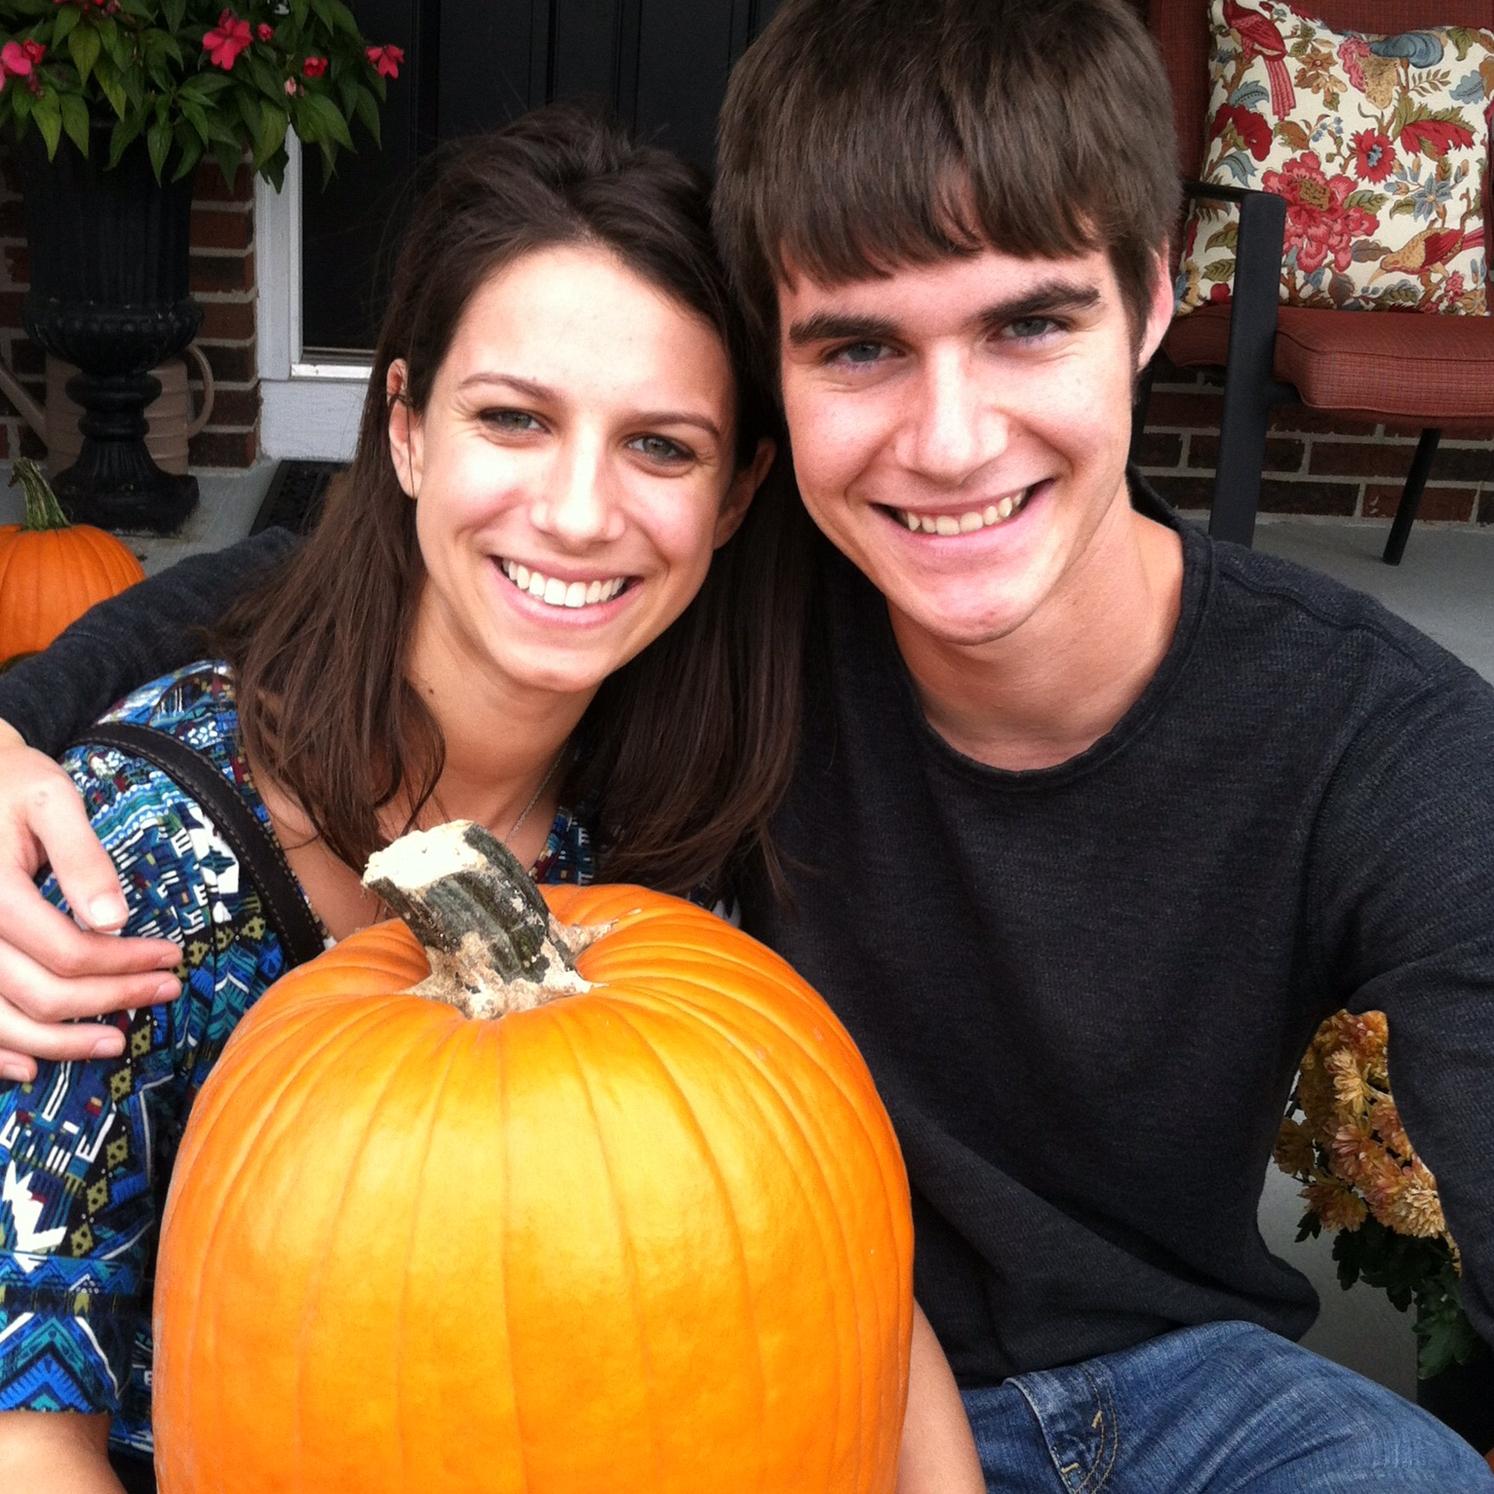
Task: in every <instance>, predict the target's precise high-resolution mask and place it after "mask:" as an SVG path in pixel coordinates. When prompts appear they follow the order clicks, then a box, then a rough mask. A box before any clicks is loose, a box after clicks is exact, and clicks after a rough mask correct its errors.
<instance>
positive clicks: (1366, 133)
mask: <svg viewBox="0 0 1494 1494" xmlns="http://www.w3.org/2000/svg"><path fill="white" fill-rule="evenodd" d="M1354 170H1355V171H1357V172H1358V173H1359V179H1360V181H1364V182H1383V181H1384V180H1385V178H1386V177H1387V176H1389V175H1390V173H1391V172H1392V171H1394V170H1395V142H1394V141H1392V140H1391V138H1390V136H1389V135H1387V134H1385V133H1384V132H1383V131H1381V130H1360V132H1359V133H1358V134H1357V135H1356V136H1355V137H1354Z"/></svg>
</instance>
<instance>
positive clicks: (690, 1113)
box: [615, 1011, 768, 1425]
mask: <svg viewBox="0 0 1494 1494" xmlns="http://www.w3.org/2000/svg"><path fill="white" fill-rule="evenodd" d="M615 1017H616V1020H617V1021H618V1022H619V1023H620V1025H622V1026H624V1027H626V1028H627V1029H628V1030H629V1031H630V1032H632V1033H633V1035H634V1039H635V1040H636V1041H637V1042H638V1044H639V1046H640V1048H641V1049H642V1051H643V1052H644V1054H645V1055H646V1056H647V1057H648V1059H649V1060H650V1061H651V1062H652V1064H653V1067H654V1068H655V1069H656V1071H657V1072H658V1073H660V1074H661V1075H662V1076H663V1078H664V1080H665V1082H666V1084H667V1086H668V1089H669V1091H670V1092H671V1093H672V1094H673V1096H674V1098H675V1101H676V1103H677V1104H678V1106H679V1109H680V1111H681V1112H682V1114H683V1115H684V1116H686V1117H688V1119H689V1124H690V1129H691V1131H692V1132H693V1134H694V1139H695V1143H696V1145H697V1147H698V1148H699V1152H700V1157H701V1159H702V1161H703V1162H704V1163H705V1165H706V1168H707V1170H708V1171H709V1174H710V1177H711V1179H712V1181H713V1183H714V1185H715V1191H716V1193H717V1196H718V1197H719V1198H720V1199H721V1202H722V1206H723V1208H722V1212H723V1214H724V1216H725V1218H726V1220H727V1221H728V1222H729V1223H730V1224H731V1225H732V1229H731V1236H732V1239H733V1242H734V1244H735V1246H736V1264H737V1278H738V1284H739V1288H740V1291H741V1296H742V1300H743V1303H744V1305H745V1306H746V1309H747V1314H748V1317H749V1319H750V1321H751V1324H752V1329H753V1332H752V1334H751V1338H752V1342H753V1345H754V1346H755V1348H756V1351H757V1352H756V1364H755V1368H756V1375H755V1377H754V1391H755V1399H756V1403H757V1412H758V1423H759V1425H766V1424H767V1421H766V1418H767V1406H768V1390H767V1380H768V1373H767V1365H766V1364H764V1362H763V1357H762V1336H761V1326H762V1312H761V1309H760V1307H759V1304H758V1298H757V1291H756V1284H755V1283H754V1281H753V1280H752V1271H751V1269H750V1267H749V1265H748V1262H747V1253H746V1248H745V1244H744V1242H743V1240H742V1234H741V1229H740V1227H739V1226H738V1225H737V1208H736V1200H735V1198H734V1196H733V1193H732V1189H731V1185H730V1184H729V1182H728V1180H727V1178H726V1176H725V1174H724V1173H723V1172H722V1170H721V1164H720V1161H719V1159H718V1158H717V1156H716V1154H715V1150H714V1149H713V1147H712V1146H711V1142H710V1133H709V1131H708V1130H707V1128H706V1127H705V1126H703V1125H702V1124H701V1121H700V1114H699V1111H698V1110H697V1109H696V1107H695V1106H694V1104H693V1103H692V1102H691V1099H690V1095H689V1094H688V1092H687V1091H686V1089H685V1087H684V1085H683V1084H682V1083H681V1082H680V1080H679V1079H678V1078H677V1077H676V1076H675V1074H674V1072H673V1071H672V1070H671V1068H670V1066H669V1064H668V1062H667V1061H666V1060H665V1058H664V1055H663V1054H661V1053H660V1052H659V1050H658V1048H657V1047H656V1046H655V1044H653V1043H652V1042H650V1041H649V1040H648V1038H647V1037H646V1036H645V1035H644V1034H642V1033H640V1032H639V1031H638V1028H637V1024H636V1023H635V1022H633V1021H632V1020H631V1018H630V1016H629V1015H628V1014H627V1013H626V1012H623V1011H619V1012H617V1013H616V1014H615ZM676 1020H678V1019H676Z"/></svg>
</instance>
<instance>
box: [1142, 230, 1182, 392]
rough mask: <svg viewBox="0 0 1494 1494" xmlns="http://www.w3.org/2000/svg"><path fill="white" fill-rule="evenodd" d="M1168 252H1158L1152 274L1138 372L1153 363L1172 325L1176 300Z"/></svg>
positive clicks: (1163, 250)
mask: <svg viewBox="0 0 1494 1494" xmlns="http://www.w3.org/2000/svg"><path fill="white" fill-rule="evenodd" d="M1167 263H1168V261H1167V251H1166V249H1160V250H1158V251H1157V254H1156V257H1155V261H1154V264H1153V272H1152V294H1151V297H1150V299H1149V300H1148V302H1147V308H1146V324H1145V325H1144V326H1143V327H1142V329H1141V347H1140V348H1139V349H1138V351H1137V355H1136V367H1137V370H1138V371H1140V370H1141V369H1143V368H1145V367H1146V366H1147V364H1148V363H1150V362H1151V361H1152V355H1153V354H1154V353H1156V351H1157V349H1158V348H1159V347H1161V346H1162V339H1163V338H1164V337H1165V336H1166V335H1167V329H1168V328H1169V327H1170V326H1171V325H1172V314H1173V310H1174V305H1175V302H1174V298H1173V293H1172V275H1171V274H1170V273H1169V271H1168V268H1167Z"/></svg>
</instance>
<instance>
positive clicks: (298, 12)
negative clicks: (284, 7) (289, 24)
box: [291, 0, 311, 26]
mask: <svg viewBox="0 0 1494 1494" xmlns="http://www.w3.org/2000/svg"><path fill="white" fill-rule="evenodd" d="M310 14H311V0H291V15H292V17H293V18H294V19H295V22H296V25H298V26H304V25H305V24H306V18H307V17H308V16H309V15H310Z"/></svg>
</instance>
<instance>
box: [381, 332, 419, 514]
mask: <svg viewBox="0 0 1494 1494" xmlns="http://www.w3.org/2000/svg"><path fill="white" fill-rule="evenodd" d="M409 374H410V370H409V366H408V365H407V364H406V362H405V360H404V359H403V358H396V359H395V360H394V362H393V363H391V364H390V365H389V372H388V373H387V374H386V375H385V377H384V399H385V402H386V403H387V405H388V406H389V460H390V461H391V462H393V463H394V475H395V476H396V477H397V478H398V479H399V485H400V487H402V488H403V489H404V490H405V496H406V497H408V498H418V497H419V496H420V479H421V473H422V471H423V470H424V442H423V440H422V427H421V420H420V412H419V411H418V410H417V409H416V408H415V407H414V405H412V404H411V403H410V400H409V396H408V395H407V394H406V393H405V391H406V389H407V388H408V387H409V382H410V379H409Z"/></svg>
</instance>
